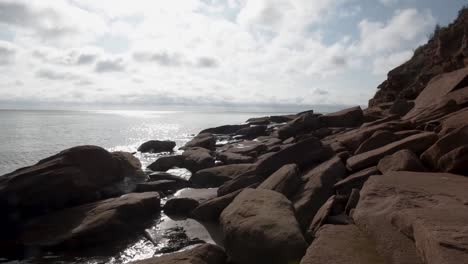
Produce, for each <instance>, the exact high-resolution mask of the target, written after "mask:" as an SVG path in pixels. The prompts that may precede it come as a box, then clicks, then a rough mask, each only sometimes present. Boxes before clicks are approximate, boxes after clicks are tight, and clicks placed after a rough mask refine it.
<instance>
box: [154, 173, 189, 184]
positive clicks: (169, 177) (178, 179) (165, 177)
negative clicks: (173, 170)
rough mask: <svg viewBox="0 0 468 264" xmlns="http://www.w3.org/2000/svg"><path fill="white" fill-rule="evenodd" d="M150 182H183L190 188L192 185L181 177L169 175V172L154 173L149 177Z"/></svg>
mask: <svg viewBox="0 0 468 264" xmlns="http://www.w3.org/2000/svg"><path fill="white" fill-rule="evenodd" d="M148 177H149V181H153V182H154V181H161V180H169V181H176V182H181V183H184V185H186V186H189V185H190V183H189V182H188V181H187V180H186V179H184V178H181V177H179V176H176V175H173V174H170V173H167V172H153V173H151V174H150V175H148Z"/></svg>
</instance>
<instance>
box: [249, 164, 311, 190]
mask: <svg viewBox="0 0 468 264" xmlns="http://www.w3.org/2000/svg"><path fill="white" fill-rule="evenodd" d="M301 183H302V180H301V176H300V171H299V167H297V165H296V164H287V165H284V166H283V167H281V168H280V169H279V170H277V171H276V172H275V173H273V174H272V175H271V176H269V177H268V178H267V179H266V180H265V181H263V182H262V184H260V185H259V186H258V189H267V190H272V191H277V192H279V193H282V194H283V195H284V196H286V197H291V196H292V195H293V194H294V193H295V192H296V190H297V188H299V185H301Z"/></svg>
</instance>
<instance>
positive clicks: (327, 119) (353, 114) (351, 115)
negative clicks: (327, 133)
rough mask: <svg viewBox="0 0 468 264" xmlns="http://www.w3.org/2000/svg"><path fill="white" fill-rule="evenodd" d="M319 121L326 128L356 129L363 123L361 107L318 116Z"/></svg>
mask: <svg viewBox="0 0 468 264" xmlns="http://www.w3.org/2000/svg"><path fill="white" fill-rule="evenodd" d="M319 119H320V121H321V122H323V123H324V124H325V126H327V127H358V126H360V125H362V123H363V122H364V115H363V112H362V109H361V107H360V106H356V107H352V108H348V109H344V110H341V111H338V112H335V113H330V114H326V115H323V116H320V117H319Z"/></svg>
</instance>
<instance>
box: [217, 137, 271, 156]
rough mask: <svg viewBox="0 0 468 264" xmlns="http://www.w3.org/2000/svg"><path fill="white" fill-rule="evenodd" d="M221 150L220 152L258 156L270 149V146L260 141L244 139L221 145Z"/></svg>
mask: <svg viewBox="0 0 468 264" xmlns="http://www.w3.org/2000/svg"><path fill="white" fill-rule="evenodd" d="M219 150H220V152H227V153H234V154H239V155H244V156H251V157H257V156H259V155H260V154H263V153H264V152H266V151H267V150H268V147H267V145H265V144H263V143H261V142H258V141H250V140H244V141H241V142H236V143H233V144H227V145H225V146H223V147H221V148H220V149H219Z"/></svg>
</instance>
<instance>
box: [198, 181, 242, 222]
mask: <svg viewBox="0 0 468 264" xmlns="http://www.w3.org/2000/svg"><path fill="white" fill-rule="evenodd" d="M242 191H243V189H241V190H237V191H235V192H232V193H229V194H226V195H224V196H220V197H216V198H212V199H210V200H207V201H205V202H203V203H201V204H200V205H198V206H197V207H196V208H195V209H193V211H192V217H193V218H195V219H197V220H200V221H212V222H216V221H218V218H219V216H220V215H221V213H222V212H223V210H224V209H225V208H226V207H227V206H228V205H229V204H230V203H231V202H232V201H233V200H234V198H236V196H237V195H239V193H241V192H242Z"/></svg>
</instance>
